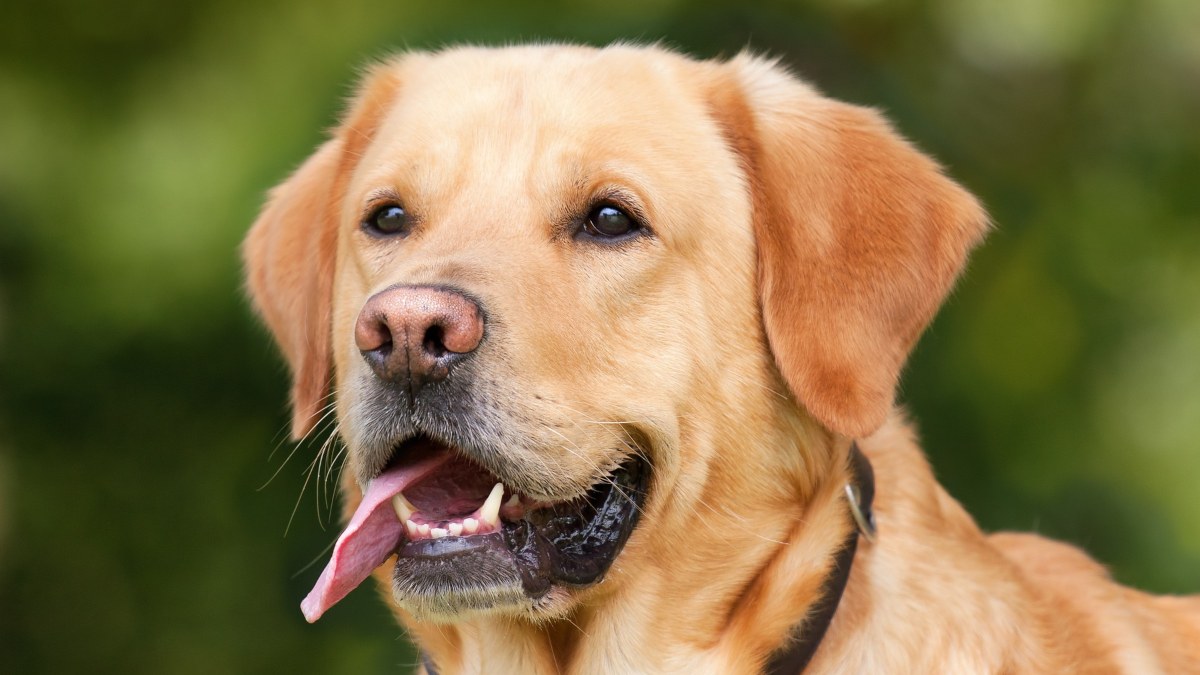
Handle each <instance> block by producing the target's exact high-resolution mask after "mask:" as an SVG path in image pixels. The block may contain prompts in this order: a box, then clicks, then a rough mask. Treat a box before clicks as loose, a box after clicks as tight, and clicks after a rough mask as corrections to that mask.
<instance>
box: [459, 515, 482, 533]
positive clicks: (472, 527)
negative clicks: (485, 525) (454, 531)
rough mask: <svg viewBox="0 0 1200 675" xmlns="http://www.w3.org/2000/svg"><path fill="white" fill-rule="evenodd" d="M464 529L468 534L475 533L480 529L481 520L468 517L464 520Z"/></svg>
mask: <svg viewBox="0 0 1200 675" xmlns="http://www.w3.org/2000/svg"><path fill="white" fill-rule="evenodd" d="M462 529H463V532H466V533H467V534H475V533H476V532H478V531H479V521H478V520H475V519H474V518H467V519H466V520H464V521H463V524H462Z"/></svg>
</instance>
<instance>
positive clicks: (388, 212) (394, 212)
mask: <svg viewBox="0 0 1200 675" xmlns="http://www.w3.org/2000/svg"><path fill="white" fill-rule="evenodd" d="M363 228H364V229H366V230H367V231H368V232H370V233H371V234H376V235H384V236H388V235H393V234H404V233H406V232H408V229H409V222H408V213H407V212H406V211H405V210H404V207H402V206H397V205H396V204H388V205H386V206H381V207H379V208H377V209H375V210H374V211H373V212H372V213H371V215H370V216H369V217H368V218H367V219H366V220H365V221H363Z"/></svg>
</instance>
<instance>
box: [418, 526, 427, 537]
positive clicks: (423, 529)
mask: <svg viewBox="0 0 1200 675" xmlns="http://www.w3.org/2000/svg"><path fill="white" fill-rule="evenodd" d="M417 532H419V533H420V534H421V536H422V537H428V536H429V523H421V524H420V525H418V526H417Z"/></svg>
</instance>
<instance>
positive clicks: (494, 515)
mask: <svg viewBox="0 0 1200 675" xmlns="http://www.w3.org/2000/svg"><path fill="white" fill-rule="evenodd" d="M503 500H504V483H496V486H495V487H493V488H492V494H490V495H488V498H487V501H485V502H484V503H483V506H481V507H479V521H480V522H482V523H486V524H488V525H493V526H494V525H495V524H496V523H498V522H500V502H501V501H503Z"/></svg>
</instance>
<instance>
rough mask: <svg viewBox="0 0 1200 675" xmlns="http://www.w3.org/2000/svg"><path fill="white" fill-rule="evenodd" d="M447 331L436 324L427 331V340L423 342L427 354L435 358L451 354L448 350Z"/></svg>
mask: <svg viewBox="0 0 1200 675" xmlns="http://www.w3.org/2000/svg"><path fill="white" fill-rule="evenodd" d="M445 337H446V329H445V328H443V327H442V326H440V325H438V324H434V325H432V326H430V327H429V328H427V329H425V338H424V339H423V340H421V346H422V347H424V348H425V353H426V354H429V355H430V356H432V357H434V358H441V357H443V356H445V355H446V354H448V353H450V350H449V349H447V348H446V342H445Z"/></svg>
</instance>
